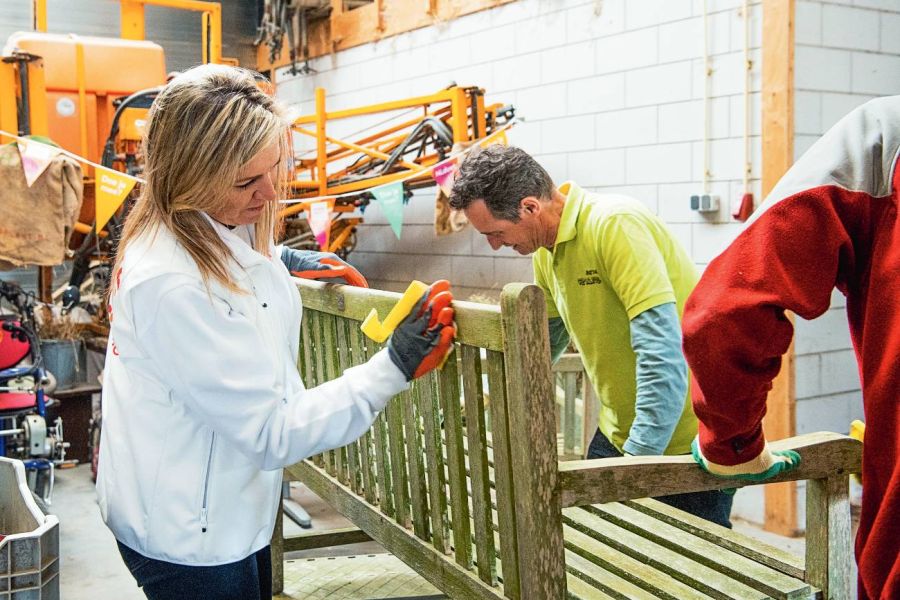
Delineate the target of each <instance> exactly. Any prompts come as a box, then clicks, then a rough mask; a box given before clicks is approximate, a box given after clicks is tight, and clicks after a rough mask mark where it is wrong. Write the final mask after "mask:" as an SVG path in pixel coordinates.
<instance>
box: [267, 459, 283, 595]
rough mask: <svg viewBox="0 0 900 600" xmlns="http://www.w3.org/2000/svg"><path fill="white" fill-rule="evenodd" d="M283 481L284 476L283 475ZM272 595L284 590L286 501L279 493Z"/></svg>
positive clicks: (272, 548) (273, 535)
mask: <svg viewBox="0 0 900 600" xmlns="http://www.w3.org/2000/svg"><path fill="white" fill-rule="evenodd" d="M282 481H284V474H283V473H282ZM269 551H270V553H271V555H272V594H273V595H274V594H280V593H281V592H282V591H283V590H284V500H283V499H282V492H281V491H280V490H279V493H278V512H276V513H275V531H274V532H273V533H272V545H271V547H270V550H269Z"/></svg>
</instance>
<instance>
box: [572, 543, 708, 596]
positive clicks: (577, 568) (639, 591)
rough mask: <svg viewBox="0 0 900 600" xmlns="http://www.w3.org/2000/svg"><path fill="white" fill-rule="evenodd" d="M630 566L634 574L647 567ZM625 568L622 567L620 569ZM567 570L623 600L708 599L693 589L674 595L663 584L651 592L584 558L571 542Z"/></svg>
mask: <svg viewBox="0 0 900 600" xmlns="http://www.w3.org/2000/svg"><path fill="white" fill-rule="evenodd" d="M584 541H585V542H586V543H587V542H588V540H584ZM578 550H579V551H580V552H585V549H583V548H580V547H579V549H578ZM607 550H608V549H607ZM585 553H586V552H585ZM629 566H630V568H631V569H633V571H631V573H634V574H635V575H634V576H636V575H637V574H639V573H642V571H643V570H644V569H645V566H644V565H641V564H640V563H638V562H637V561H634V562H633V563H630V565H629ZM624 570H625V569H620V571H624ZM566 571H567V572H568V573H569V574H571V575H573V576H574V577H575V578H576V579H579V580H581V581H584V582H586V583H588V584H589V585H591V586H592V587H594V588H595V589H597V590H599V591H601V592H603V593H605V594H608V595H609V596H612V597H613V598H618V599H621V600H658V599H659V598H663V599H664V600H701V599H705V600H708V598H707V597H706V596H702V595H700V596H696V595H692V594H691V592H692V590H690V589H685V590H680V591H683V592H685V593H684V594H683V595H681V596H673V595H671V594H669V593H666V592H665V589H666V588H665V587H663V586H660V587H659V588H658V589H656V590H654V592H650V591H648V590H647V589H644V588H642V587H640V586H638V585H635V584H634V583H633V582H632V581H630V580H629V579H626V578H624V577H621V576H619V575H618V574H616V573H615V572H614V571H613V570H611V569H608V568H604V567H603V566H600V565H598V564H596V563H594V562H592V561H590V560H588V559H586V558H584V556H582V555H581V554H579V553H578V552H575V551H573V550H572V546H570V545H569V544H567V545H566ZM567 581H568V578H567ZM676 583H677V582H676ZM644 585H647V584H646V582H644ZM670 587H671V586H670Z"/></svg>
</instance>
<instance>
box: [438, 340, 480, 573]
mask: <svg viewBox="0 0 900 600" xmlns="http://www.w3.org/2000/svg"><path fill="white" fill-rule="evenodd" d="M460 354H461V352H460V350H459V347H458V346H457V347H456V349H455V350H454V351H453V353H452V354H451V355H450V357H449V358H448V359H447V362H446V363H445V364H444V369H443V370H442V371H441V372H440V374H439V377H438V379H439V385H438V392H439V400H440V404H441V409H442V411H443V414H444V441H445V444H446V451H447V455H446V463H447V484H448V486H449V487H450V519H451V523H452V527H451V529H452V531H453V546H454V553H455V555H456V563H457V564H458V565H460V566H462V567H463V568H464V569H470V568H471V567H472V530H471V529H470V527H469V515H470V513H469V507H468V503H467V501H466V457H465V450H464V445H463V439H464V438H463V427H462V412H461V409H460V405H459V398H460V393H459V370H458V358H459V356H460Z"/></svg>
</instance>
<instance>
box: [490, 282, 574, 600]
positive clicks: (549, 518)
mask: <svg viewBox="0 0 900 600" xmlns="http://www.w3.org/2000/svg"><path fill="white" fill-rule="evenodd" d="M500 304H501V307H502V321H503V333H504V352H505V353H506V389H507V393H506V397H507V411H508V414H509V431H510V434H511V435H516V436H517V439H518V441H517V443H516V452H515V453H512V456H511V457H510V458H511V464H512V471H513V473H515V477H514V479H513V482H512V484H513V488H514V493H515V511H516V514H515V519H516V536H517V540H518V544H519V582H520V594H521V597H522V598H565V597H566V571H565V554H564V549H563V534H562V504H561V502H560V496H559V489H558V487H557V484H558V479H559V471H558V465H557V457H556V422H555V418H554V415H555V411H556V402H555V398H554V389H553V380H552V374H551V372H550V369H549V365H548V362H549V361H548V357H549V356H550V340H549V338H548V334H547V308H546V305H545V302H544V294H543V292H541V290H540V288H538V287H536V286H533V285H526V284H521V283H514V284H510V285H507V286H506V287H505V288H503V293H502V294H501V296H500ZM536 540H540V543H535V541H536Z"/></svg>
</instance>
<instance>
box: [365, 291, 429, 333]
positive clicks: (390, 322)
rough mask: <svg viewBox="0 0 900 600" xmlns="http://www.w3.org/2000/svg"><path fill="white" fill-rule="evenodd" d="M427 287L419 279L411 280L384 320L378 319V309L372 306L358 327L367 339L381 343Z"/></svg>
mask: <svg viewBox="0 0 900 600" xmlns="http://www.w3.org/2000/svg"><path fill="white" fill-rule="evenodd" d="M427 289H428V286H427V285H425V284H424V283H422V282H421V281H413V282H412V283H410V284H409V287H408V288H406V291H405V292H403V297H402V298H400V300H399V301H398V302H397V304H395V305H394V308H392V309H391V312H389V313H388V316H387V317H385V318H384V322H381V321H379V320H378V311H377V310H375V309H374V308H373V309H372V312H370V313H369V315H368V316H367V317H366V320H365V321H363V323H362V325H361V326H360V329H362V332H363V333H364V334H366V335H367V336H368V337H369V339H372V340H375V341H376V342H379V343H383V342H384V341H385V340H387V339H388V337H390V335H391V334H392V333H393V332H394V329H396V328H397V325H399V324H400V321H402V320H403V319H404V318H406V315H408V314H409V312H410V311H411V310H412V309H413V306H415V305H416V302H418V300H419V298H421V297H422V294H424V293H425V291H426V290H427Z"/></svg>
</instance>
